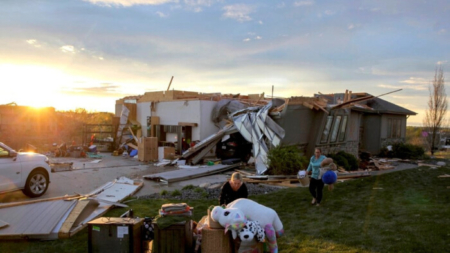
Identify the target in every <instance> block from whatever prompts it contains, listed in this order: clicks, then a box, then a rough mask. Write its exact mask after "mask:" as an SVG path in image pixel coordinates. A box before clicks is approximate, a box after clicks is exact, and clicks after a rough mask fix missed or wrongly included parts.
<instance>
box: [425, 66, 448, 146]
mask: <svg viewBox="0 0 450 253" xmlns="http://www.w3.org/2000/svg"><path fill="white" fill-rule="evenodd" d="M428 90H429V92H430V97H429V99H428V108H427V110H426V114H425V118H424V120H423V126H424V127H425V129H426V130H427V132H428V133H431V139H429V142H430V146H431V155H434V151H435V145H436V136H437V133H438V132H439V130H440V128H441V127H442V125H443V123H444V120H445V114H446V112H447V94H446V93H445V80H444V71H443V70H442V66H439V67H437V68H436V71H435V74H434V80H433V81H432V83H431V84H430V86H429V87H428Z"/></svg>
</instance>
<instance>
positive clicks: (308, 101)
mask: <svg viewBox="0 0 450 253" xmlns="http://www.w3.org/2000/svg"><path fill="white" fill-rule="evenodd" d="M288 104H289V105H303V106H305V107H308V108H309V109H311V110H312V109H315V110H322V111H324V112H325V113H327V114H328V111H327V110H326V109H325V108H326V106H327V100H326V99H325V98H322V97H291V98H290V99H289V101H288Z"/></svg>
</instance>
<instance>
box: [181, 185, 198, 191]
mask: <svg viewBox="0 0 450 253" xmlns="http://www.w3.org/2000/svg"><path fill="white" fill-rule="evenodd" d="M194 188H195V186H194V185H192V184H188V185H186V186H185V187H183V188H182V190H192V189H194Z"/></svg>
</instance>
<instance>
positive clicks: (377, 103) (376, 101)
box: [352, 97, 417, 115]
mask: <svg viewBox="0 0 450 253" xmlns="http://www.w3.org/2000/svg"><path fill="white" fill-rule="evenodd" d="M361 104H365V105H367V106H369V107H371V108H372V109H373V110H367V109H364V108H359V107H352V110H355V111H364V112H369V113H389V114H402V115H416V114H417V113H416V112H413V111H410V110H408V109H406V108H404V107H401V106H398V105H396V104H393V103H391V102H388V101H386V100H383V99H381V98H377V97H375V98H372V99H370V100H367V101H364V102H362V103H361Z"/></svg>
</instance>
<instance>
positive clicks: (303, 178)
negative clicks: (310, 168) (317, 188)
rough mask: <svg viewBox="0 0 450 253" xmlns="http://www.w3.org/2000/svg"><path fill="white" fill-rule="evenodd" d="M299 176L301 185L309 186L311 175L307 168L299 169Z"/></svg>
mask: <svg viewBox="0 0 450 253" xmlns="http://www.w3.org/2000/svg"><path fill="white" fill-rule="evenodd" d="M297 178H298V181H299V182H300V185H301V186H304V187H306V186H309V176H308V173H306V171H305V170H299V171H298V173H297Z"/></svg>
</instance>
